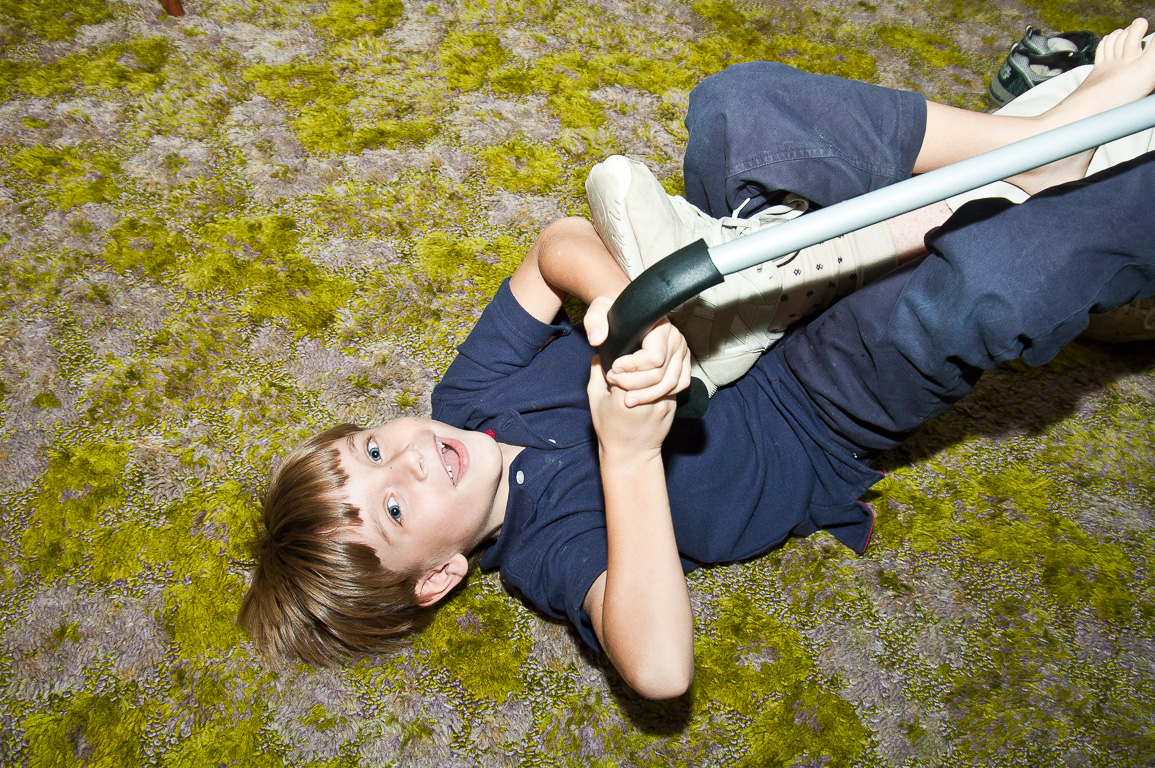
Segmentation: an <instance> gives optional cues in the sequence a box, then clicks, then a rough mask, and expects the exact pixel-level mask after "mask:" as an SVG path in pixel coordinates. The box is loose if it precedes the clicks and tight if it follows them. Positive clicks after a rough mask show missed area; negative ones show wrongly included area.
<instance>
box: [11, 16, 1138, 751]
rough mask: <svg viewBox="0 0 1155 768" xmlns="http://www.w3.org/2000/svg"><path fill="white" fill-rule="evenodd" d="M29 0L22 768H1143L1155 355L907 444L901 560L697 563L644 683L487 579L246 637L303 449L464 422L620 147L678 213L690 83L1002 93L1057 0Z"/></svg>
mask: <svg viewBox="0 0 1155 768" xmlns="http://www.w3.org/2000/svg"><path fill="white" fill-rule="evenodd" d="M186 8H187V10H188V11H189V14H188V15H187V16H185V17H184V18H181V19H173V18H169V17H166V16H164V15H163V14H162V13H161V11H160V7H159V5H158V4H156V3H154V2H151V0H39V1H38V2H28V0H0V46H2V49H0V90H2V94H0V398H2V399H0V459H2V467H3V471H0V548H2V556H0V590H2V596H0V622H2V624H0V688H2V698H0V764H3V765H32V766H72V765H93V766H132V765H166V766H167V765H174V766H195V767H197V768H200V767H201V766H216V765H242V766H249V765H257V766H263V765H294V766H297V765H310V766H355V765H366V766H378V765H381V766H385V765H404V766H472V765H483V766H490V765H494V766H505V765H509V766H514V765H574V766H591V765H606V766H608V765H618V764H622V765H653V766H669V765H679V766H680V765H687V766H689V765H694V766H721V765H747V766H771V765H796V766H820V765H829V766H845V765H870V766H874V765H878V766H900V765H910V766H916V765H918V766H932V765H966V766H970V765H974V766H987V765H1046V766H1052V765H1067V766H1082V765H1094V766H1141V765H1150V764H1151V761H1152V759H1153V758H1152V755H1155V727H1153V726H1152V722H1153V721H1155V629H1153V626H1155V624H1153V619H1155V593H1153V586H1155V472H1153V469H1155V448H1153V445H1155V345H1147V346H1144V345H1134V346H1131V347H1114V348H1112V347H1106V346H1094V345H1090V344H1078V345H1075V346H1073V347H1072V348H1071V349H1069V350H1068V351H1067V352H1066V353H1064V354H1063V355H1062V356H1061V357H1060V358H1059V359H1058V360H1057V361H1055V362H1054V363H1052V364H1051V365H1050V366H1048V367H1046V368H1045V369H1041V370H1028V369H1026V368H1016V369H1013V370H1007V371H1000V372H999V373H997V374H995V375H992V376H991V377H989V378H988V379H986V380H984V382H983V383H982V386H981V387H980V388H979V391H978V392H977V393H976V394H975V396H974V397H973V398H972V399H970V400H969V401H967V402H966V403H965V404H964V405H963V406H961V407H960V408H959V409H958V410H957V411H955V412H953V413H951V414H949V415H948V416H946V417H944V418H942V419H940V420H939V421H937V422H935V423H933V424H931V425H929V426H928V427H927V428H926V429H925V430H923V431H922V432H920V433H919V435H918V436H917V437H916V438H915V440H913V441H912V442H911V444H910V445H909V446H908V447H907V448H905V449H903V451H902V452H900V453H895V454H892V455H889V456H887V457H886V460H885V462H884V463H885V465H886V466H885V467H884V468H885V469H887V470H888V471H889V472H890V473H891V474H890V476H889V477H888V479H887V480H885V481H884V482H883V483H881V484H880V485H879V486H878V487H877V489H876V491H875V492H873V493H872V496H871V500H872V501H873V503H874V504H875V505H876V506H877V508H878V510H879V523H878V530H877V539H876V542H875V544H874V546H873V547H872V549H871V550H870V552H869V553H868V554H866V555H865V556H861V557H856V556H853V555H851V554H850V553H848V552H847V551H846V550H845V549H843V548H841V547H840V546H839V545H837V544H835V543H834V541H833V540H832V539H831V538H830V537H828V536H827V535H825V534H819V535H816V536H814V537H811V538H810V539H808V540H805V541H795V542H791V543H789V544H788V545H787V546H785V547H784V548H782V549H781V550H780V551H777V552H774V553H771V554H770V555H768V556H766V557H764V558H762V559H760V560H758V561H756V562H753V563H746V564H738V565H733V566H727V567H721V568H715V569H711V570H706V571H702V572H699V573H696V574H694V575H693V576H692V578H691V580H690V581H691V587H692V597H693V602H694V606H695V609H696V613H697V622H698V623H697V678H696V681H695V685H694V688H693V690H692V692H691V693H690V694H689V695H687V696H686V697H685V698H684V699H683V700H679V701H676V702H673V703H668V704H663V705H652V704H648V703H646V702H644V701H641V700H639V699H637V698H636V697H634V696H633V695H631V694H630V693H629V692H628V691H627V690H626V689H625V688H624V686H623V685H622V683H621V681H620V680H619V679H618V678H617V677H616V676H615V675H614V673H613V672H612V670H610V669H609V668H608V667H607V666H606V665H605V664H604V663H603V662H602V661H600V660H598V659H596V658H592V657H590V656H588V655H586V654H585V653H584V652H583V651H582V650H581V649H580V648H579V646H578V644H577V642H576V640H575V638H574V636H573V635H572V634H571V633H570V631H569V630H567V629H566V628H565V627H564V626H560V625H558V624H555V623H551V622H547V621H544V620H542V619H541V618H539V617H537V616H536V615H534V614H533V613H531V612H530V611H528V610H527V609H526V608H524V607H523V606H522V605H521V604H519V603H518V602H516V601H514V600H513V599H511V598H509V597H507V596H506V595H505V594H504V593H503V591H502V588H501V585H500V583H499V581H498V580H497V579H496V578H495V577H493V576H481V577H476V578H474V579H473V581H472V584H471V586H470V587H469V588H468V589H467V590H466V591H465V592H464V594H462V595H461V596H460V597H459V598H457V599H456V600H454V601H453V602H452V603H451V604H450V605H449V606H448V607H446V608H445V609H444V610H443V612H442V614H441V617H440V618H439V619H438V620H437V622H436V623H435V624H434V625H433V627H432V628H431V629H430V630H429V631H428V632H427V633H425V634H424V635H423V636H421V637H420V638H418V639H416V640H415V641H414V642H412V644H411V645H409V646H408V647H406V648H405V649H404V650H403V651H401V652H399V653H397V654H395V655H391V656H383V657H373V658H369V659H365V660H362V661H359V662H357V663H353V664H349V665H346V666H344V667H341V668H338V669H334V670H328V671H315V670H312V669H309V668H306V667H300V668H297V669H295V670H291V671H289V672H287V673H282V674H280V675H276V674H274V673H273V672H272V671H270V669H269V668H268V667H267V666H266V665H264V664H263V663H262V661H261V660H260V659H259V658H258V657H257V656H256V654H255V653H254V651H253V649H252V647H251V646H250V645H249V643H248V642H247V640H246V639H245V637H244V636H243V635H242V634H241V633H240V631H239V630H238V629H237V628H236V626H235V625H234V617H235V614H236V610H237V606H238V604H239V600H240V596H241V594H242V592H243V590H244V588H245V584H246V567H245V559H246V557H247V546H248V544H249V542H250V541H251V538H252V532H251V531H252V529H251V525H250V521H251V520H252V519H253V517H254V515H255V513H256V510H257V502H256V498H257V494H258V492H259V490H260V487H261V485H262V482H263V478H265V477H266V475H267V473H268V470H269V467H270V465H271V462H272V461H273V459H274V458H275V457H276V456H277V455H279V454H280V453H281V452H283V451H284V450H285V449H286V448H287V447H288V446H291V445H293V444H295V443H297V442H298V441H299V440H300V439H301V438H303V437H304V436H306V435H308V434H310V433H312V432H314V431H316V430H318V429H319V428H321V427H324V426H327V425H330V424H332V423H335V422H338V421H360V422H363V423H364V422H373V421H376V420H381V419H388V418H392V417H394V416H397V415H400V414H426V413H428V408H429V406H428V394H429V391H430V389H431V387H432V385H433V383H434V382H435V381H436V380H437V378H438V376H439V375H440V374H441V372H442V371H443V370H444V368H445V366H446V364H447V363H448V360H449V359H450V356H451V354H452V350H453V347H454V345H455V344H456V343H458V342H459V341H460V340H461V339H462V338H463V334H464V332H465V331H466V330H467V329H468V327H469V325H470V323H471V321H472V320H473V319H474V318H475V317H476V316H477V313H478V312H479V311H480V308H481V307H482V306H483V305H484V303H485V302H486V300H487V298H488V297H489V296H490V295H491V294H492V292H493V291H494V290H495V288H496V286H497V285H498V283H499V281H500V280H501V279H502V278H503V277H504V276H505V275H508V274H509V273H510V272H511V270H512V269H513V267H514V266H515V265H516V264H517V262H518V260H519V258H520V255H521V254H522V253H523V251H524V249H525V248H526V247H527V245H528V244H529V243H530V242H531V239H532V237H533V235H534V234H535V232H536V231H537V230H538V229H539V228H540V227H541V226H542V225H543V224H544V223H545V222H547V221H549V220H550V219H552V218H554V217H556V216H559V215H562V214H565V213H576V214H581V213H583V212H584V211H585V202H584V198H583V195H582V191H581V185H582V182H583V180H584V178H585V175H586V172H587V171H588V169H589V167H590V166H591V165H592V164H593V163H595V162H597V161H598V160H600V159H601V158H603V157H604V156H605V155H607V154H610V153H614V152H618V153H628V154H630V155H632V156H635V157H637V158H639V159H643V160H645V161H646V162H647V163H649V164H650V165H651V166H652V167H653V168H654V169H655V172H656V173H657V174H658V176H659V177H660V178H662V179H663V183H665V184H666V185H667V187H668V188H669V189H670V190H671V191H678V190H680V187H681V184H682V181H681V177H680V169H679V160H680V156H681V150H682V147H683V145H684V141H685V133H684V129H683V127H682V126H681V122H680V121H681V117H682V113H683V110H684V108H685V102H686V94H687V92H688V90H689V88H690V87H692V85H693V84H694V83H695V82H697V81H698V80H699V79H700V78H701V77H702V76H704V75H706V74H709V73H712V72H715V71H717V70H719V69H721V68H722V67H723V66H725V65H726V64H727V63H731V62H736V61H742V60H748V59H758V58H768V59H776V60H780V61H785V62H788V63H792V64H795V65H797V66H799V67H802V68H804V69H808V70H812V71H817V72H824V73H832V74H839V75H844V76H849V77H857V78H861V79H866V80H870V81H873V82H878V83H882V84H886V85H892V86H898V87H906V88H911V89H915V90H920V91H922V92H923V93H926V94H928V95H929V96H931V97H934V98H937V99H940V100H944V101H947V102H950V103H954V104H957V105H961V106H970V107H980V108H981V107H982V106H983V94H984V91H985V85H986V81H987V78H989V76H990V75H991V74H992V73H993V72H994V71H995V70H996V68H997V67H998V65H999V63H1000V62H1001V60H1002V57H1003V56H1004V55H1005V53H1006V50H1007V49H1008V48H1009V45H1010V43H1011V42H1012V41H1013V40H1015V39H1018V37H1019V36H1021V34H1022V32H1023V28H1024V27H1025V25H1026V24H1027V23H1033V24H1035V25H1036V26H1042V27H1044V28H1047V29H1050V30H1052V31H1056V30H1063V29H1085V28H1091V29H1095V30H1096V31H1099V32H1105V31H1107V30H1109V29H1111V28H1113V27H1115V26H1118V25H1119V24H1120V23H1123V22H1126V21H1128V20H1129V19H1130V18H1131V17H1132V16H1134V15H1149V16H1155V11H1153V9H1152V8H1151V6H1150V5H1149V4H1141V3H1135V2H1128V1H1127V0H1115V1H1114V2H1106V0H1104V1H1102V2H1089V1H1088V2H1061V0H1053V1H1052V0H1030V1H1028V0H970V1H968V2H961V1H956V0H927V2H919V3H913V2H895V1H892V0H874V2H865V1H860V2H851V0H829V1H828V2H817V0H799V1H798V2H791V1H790V0H766V2H764V3H762V4H760V5H732V4H730V3H729V2H725V1H721V2H719V1H717V0H702V2H698V3H694V4H691V3H689V2H681V1H680V0H461V1H460V2H453V0H315V1H313V2H309V1H307V0H188V2H187V3H186Z"/></svg>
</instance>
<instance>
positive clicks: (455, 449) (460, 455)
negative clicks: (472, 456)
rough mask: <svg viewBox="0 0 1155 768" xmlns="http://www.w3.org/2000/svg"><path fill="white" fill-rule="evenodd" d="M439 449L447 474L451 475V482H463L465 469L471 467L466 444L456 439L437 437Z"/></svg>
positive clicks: (455, 483)
mask: <svg viewBox="0 0 1155 768" xmlns="http://www.w3.org/2000/svg"><path fill="white" fill-rule="evenodd" d="M437 450H438V451H439V453H440V456H441V464H442V466H444V467H445V472H446V474H448V475H449V482H451V483H453V484H454V485H457V484H458V483H460V482H461V478H463V477H465V471H466V470H467V469H468V468H469V454H468V453H467V452H466V450H465V446H464V445H462V444H461V443H459V442H457V441H456V440H448V439H441V438H438V439H437Z"/></svg>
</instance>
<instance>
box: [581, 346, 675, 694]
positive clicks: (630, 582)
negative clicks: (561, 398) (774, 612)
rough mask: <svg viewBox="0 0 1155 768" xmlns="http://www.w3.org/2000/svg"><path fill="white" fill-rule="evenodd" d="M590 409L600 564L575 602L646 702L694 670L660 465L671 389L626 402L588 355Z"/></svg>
mask: <svg viewBox="0 0 1155 768" xmlns="http://www.w3.org/2000/svg"><path fill="white" fill-rule="evenodd" d="M588 392H589V398H590V410H591V412H592V414H593V418H594V427H595V429H596V430H597V434H598V453H599V459H600V462H601V475H602V485H603V488H604V492H605V501H606V539H607V544H608V552H607V564H606V570H605V572H604V573H602V575H601V576H600V577H598V579H597V581H595V582H594V584H593V586H591V587H590V589H589V592H587V593H586V598H585V602H584V607H585V609H586V613H588V614H589V616H590V619H591V620H592V622H593V627H594V632H595V633H596V634H597V636H598V639H599V640H600V641H601V643H602V646H603V648H605V651H606V654H607V655H608V656H609V657H610V661H612V662H613V664H614V667H615V668H616V669H617V670H618V672H619V673H620V674H621V675H622V677H623V678H624V679H625V681H626V682H627V683H628V684H629V685H630V687H631V688H633V689H634V690H636V691H637V692H638V693H640V694H642V695H643V696H645V697H647V698H651V699H669V698H673V697H675V696H680V695H682V694H683V693H685V692H686V690H687V689H688V688H689V686H690V682H691V681H692V680H693V677H694V615H693V611H692V609H691V608H690V598H689V593H688V592H687V590H686V579H685V576H684V575H683V574H682V565H681V559H680V558H679V556H678V547H677V542H676V541H675V539H674V526H673V522H672V520H671V518H670V502H669V497H668V496H667V493H666V477H665V471H664V466H663V463H662V440H663V439H664V438H665V436H666V433H667V432H669V429H670V423H671V421H672V420H673V414H674V409H675V407H676V406H675V402H674V399H673V396H672V395H670V396H667V397H664V398H662V399H660V400H658V401H656V402H653V403H645V404H639V405H636V406H634V407H629V406H627V405H626V404H625V396H626V395H627V392H626V390H623V389H621V388H620V387H613V386H610V385H609V384H608V383H607V382H606V379H605V377H604V376H603V375H602V368H601V364H600V363H599V361H598V359H597V358H596V357H595V358H594V360H593V362H592V364H591V366H590V383H589V388H588Z"/></svg>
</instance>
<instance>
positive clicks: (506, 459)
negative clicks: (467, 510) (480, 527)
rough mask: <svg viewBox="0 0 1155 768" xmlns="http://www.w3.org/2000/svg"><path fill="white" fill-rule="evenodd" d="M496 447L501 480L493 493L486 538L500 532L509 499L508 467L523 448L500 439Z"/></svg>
mask: <svg viewBox="0 0 1155 768" xmlns="http://www.w3.org/2000/svg"><path fill="white" fill-rule="evenodd" d="M497 447H498V448H499V449H501V481H500V482H499V483H498V484H497V492H496V493H495V494H494V495H493V508H492V510H491V514H490V516H489V522H490V533H489V536H488V538H494V537H496V536H497V534H498V533H500V532H501V524H502V523H504V522H505V506H506V502H507V501H509V468H510V466H511V465H512V464H513V460H514V459H516V458H517V455H518V454H519V453H521V452H522V451H523V450H525V448H524V447H523V446H520V445H509V444H507V443H503V442H500V441H498V443H497Z"/></svg>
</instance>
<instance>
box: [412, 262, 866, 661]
mask: <svg viewBox="0 0 1155 768" xmlns="http://www.w3.org/2000/svg"><path fill="white" fill-rule="evenodd" d="M593 355H594V349H593V348H592V347H591V346H590V345H589V342H588V341H587V340H586V337H585V334H584V332H583V331H582V330H581V329H580V328H575V327H573V326H572V325H571V324H570V322H569V320H568V318H567V317H566V316H565V314H564V312H563V313H561V314H560V315H559V316H558V317H557V318H556V319H555V322H553V323H551V324H547V323H542V322H540V321H538V320H536V319H535V318H533V317H531V316H530V315H529V314H528V313H527V312H526V311H525V310H524V309H522V307H521V306H520V305H519V304H518V303H517V301H516V299H514V297H513V293H512V292H511V291H510V290H509V282H508V281H506V282H504V283H502V285H501V287H500V288H499V289H498V292H497V295H496V296H495V297H494V299H493V301H492V303H490V305H489V306H488V307H486V309H485V311H484V312H483V313H482V316H481V318H480V319H479V320H478V323H477V325H476V326H475V327H474V329H473V331H472V332H471V333H470V334H469V337H468V338H467V339H466V340H465V342H464V343H463V344H462V345H461V346H460V347H459V348H458V356H457V358H456V359H455V360H454V361H453V363H452V365H450V366H449V369H448V370H447V371H446V373H445V376H444V378H443V379H442V381H441V382H440V383H439V384H438V385H437V387H436V388H435V389H434V391H433V418H435V419H437V420H439V421H443V422H445V423H447V424H451V425H453V426H456V427H461V428H464V429H473V430H480V431H485V430H489V431H491V432H492V433H493V434H494V435H495V436H496V437H497V439H498V440H500V441H501V442H504V443H508V444H511V445H521V446H525V450H524V451H522V452H521V453H520V454H519V455H518V456H517V458H516V459H515V460H514V462H513V464H512V465H511V466H510V469H509V488H510V493H509V501H508V505H507V507H506V513H505V522H504V524H503V525H502V528H501V532H500V533H499V535H498V537H497V541H496V543H495V544H494V545H493V546H492V547H490V548H489V549H488V550H487V551H486V552H485V554H484V556H483V557H482V560H481V566H482V568H485V569H494V568H497V569H500V571H501V578H502V581H503V582H504V583H505V584H506V585H507V586H508V587H510V588H511V590H512V591H514V592H517V593H519V594H520V595H521V596H522V597H523V598H524V599H525V600H527V601H528V602H529V603H531V604H532V605H534V606H535V607H536V608H538V609H539V610H541V611H542V612H543V613H546V614H547V615H549V616H553V617H555V618H561V619H568V620H569V621H570V622H572V623H573V624H574V625H575V626H576V627H577V629H578V631H579V633H580V634H581V636H582V638H583V639H584V640H585V641H586V642H587V643H589V644H590V645H591V646H592V647H594V648H600V646H599V645H598V642H597V638H596V637H595V635H594V632H593V627H592V624H591V623H590V619H589V616H588V615H586V613H585V610H584V609H583V608H582V602H583V601H584V599H585V596H586V593H587V592H588V591H589V588H590V586H591V585H592V584H593V582H594V580H596V579H597V577H598V576H599V575H600V574H601V573H602V571H604V570H605V569H606V552H607V546H606V528H605V506H604V498H603V495H602V485H601V475H600V472H599V470H598V455H597V438H596V435H595V434H594V429H593V424H592V421H591V418H590V412H589V403H588V400H587V397H586V383H587V381H588V379H589V363H590V358H591V357H592V356H593ZM662 454H663V459H664V462H665V468H666V487H667V491H668V493H669V497H670V513H671V516H672V519H673V525H674V535H675V538H676V540H677V543H678V551H679V554H680V556H681V559H682V567H683V569H684V570H686V571H690V570H692V569H693V568H695V567H697V566H699V565H703V564H711V563H723V562H729V561H733V560H743V559H747V558H750V557H754V556H756V555H759V554H762V553H763V552H766V551H767V550H769V549H771V548H772V547H775V546H777V545H779V544H781V543H782V542H783V541H784V540H785V539H786V538H787V537H788V536H790V535H792V534H793V535H798V536H806V535H809V534H810V533H813V532H814V531H816V530H817V529H819V528H826V529H828V530H829V531H830V532H831V533H833V534H834V535H835V536H837V537H838V538H839V540H841V541H842V542H843V543H845V544H847V545H848V546H850V547H852V548H854V549H855V550H856V551H861V550H863V549H865V547H866V545H867V543H868V542H869V539H870V532H871V529H872V526H873V515H872V513H871V511H870V509H869V507H867V506H866V505H864V504H862V503H861V502H859V501H857V499H858V497H859V496H861V495H862V492H863V491H865V490H866V489H867V488H868V487H870V486H871V485H872V484H873V483H874V482H876V481H877V479H878V478H879V477H880V475H879V473H877V472H875V471H874V470H872V469H870V468H869V467H868V466H866V465H865V464H863V463H862V462H859V461H857V460H856V459H854V457H853V456H850V455H849V454H847V452H846V451H845V450H844V449H842V448H841V447H840V446H839V445H838V444H836V443H835V442H834V440H833V439H832V438H831V437H830V434H829V432H828V430H827V428H826V427H825V425H824V424H823V423H822V422H821V421H820V420H819V418H818V417H817V415H816V414H814V413H813V410H812V406H811V405H810V403H809V401H808V399H807V398H806V396H805V393H803V392H802V390H801V387H800V386H799V384H798V383H797V381H796V380H795V379H794V377H793V376H792V375H791V374H790V373H789V372H788V371H787V370H786V369H785V367H783V365H782V364H781V362H780V360H779V359H778V355H777V354H775V353H774V352H773V350H772V351H771V352H769V353H767V354H765V355H763V356H762V358H761V359H760V360H759V362H758V364H757V365H756V366H755V367H754V368H753V369H751V371H750V372H749V373H748V374H746V376H744V377H743V378H742V379H740V380H739V381H738V382H737V383H735V384H734V385H733V386H730V387H724V388H722V389H721V390H719V391H718V393H717V394H716V395H715V396H714V398H713V399H712V400H711V401H710V408H709V410H708V411H707V413H706V415H705V416H704V417H703V418H702V419H700V420H689V419H686V420H683V419H678V420H675V422H674V427H673V428H672V429H671V431H670V435H669V436H668V437H667V438H666V441H665V443H664V444H663V449H662Z"/></svg>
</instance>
